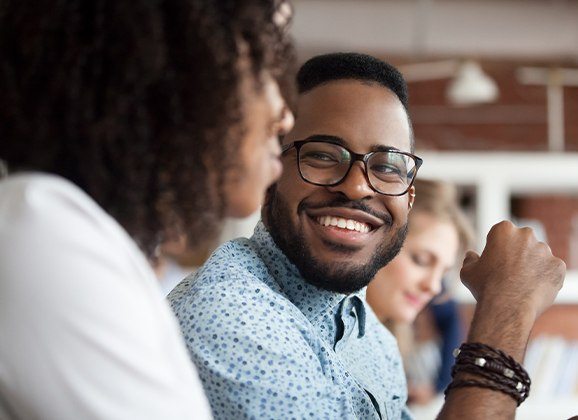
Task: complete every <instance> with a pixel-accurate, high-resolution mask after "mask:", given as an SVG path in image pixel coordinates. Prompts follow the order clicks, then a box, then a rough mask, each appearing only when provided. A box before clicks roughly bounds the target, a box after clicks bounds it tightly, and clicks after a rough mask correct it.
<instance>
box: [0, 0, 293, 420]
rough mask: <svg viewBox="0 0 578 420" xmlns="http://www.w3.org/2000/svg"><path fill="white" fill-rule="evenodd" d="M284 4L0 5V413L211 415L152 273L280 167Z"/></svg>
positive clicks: (286, 123)
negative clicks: (177, 244) (167, 251)
mask: <svg viewBox="0 0 578 420" xmlns="http://www.w3.org/2000/svg"><path fill="white" fill-rule="evenodd" d="M288 11H289V12H290V9H288V8H287V5H286V4H285V3H284V2H279V1H274V0H247V1H243V2H237V1H233V0H229V1H221V0H219V1H214V0H200V1H161V2H149V1H138V0H131V1H122V0H121V1H119V0H115V1H108V0H99V1H94V2H80V3H79V2H76V1H47V2H43V3H42V4H38V3H33V2H27V1H4V2H2V3H1V5H0V56H2V63H1V64H0V92H2V94H1V95H0V138H1V139H2V140H1V141H0V161H2V164H1V165H0V166H1V167H2V170H1V171H0V172H2V173H3V174H4V175H6V176H4V177H3V178H2V179H1V180H0V418H2V419H39V418H42V419H59V420H60V419H96V418H98V419H113V418H122V419H139V420H142V419H159V418H170V419H190V418H208V417H210V413H209V407H208V404H207V401H206V399H205V397H204V395H203V392H202V389H201V385H200V382H199V380H198V377H197V374H196V371H195V369H194V366H193V365H192V363H191V362H190V360H189V358H188V356H187V354H186V350H185V347H184V343H183V340H182V337H181V335H180V332H179V329H178V326H177V324H176V322H175V319H174V317H173V315H172V313H171V311H170V310H169V309H168V307H167V304H166V302H165V300H164V296H163V294H162V293H161V291H160V288H159V285H158V283H157V281H156V279H155V277H154V274H153V271H152V270H151V265H150V264H149V263H152V264H153V265H155V260H156V259H157V257H158V256H159V253H160V251H159V249H160V247H161V246H162V244H163V243H165V242H168V241H173V240H175V239H176V238H182V237H184V238H186V240H187V243H188V246H189V247H191V248H196V247H202V246H203V244H205V243H206V242H207V241H209V240H211V238H213V237H214V236H215V235H216V234H217V233H218V230H219V229H218V226H219V224H220V223H221V220H222V219H223V217H225V216H231V217H242V216H246V215H248V214H250V213H252V212H253V211H255V210H256V209H257V208H258V206H259V204H260V203H261V200H262V199H263V195H264V192H265V189H266V188H267V187H268V186H269V185H270V184H271V183H272V182H273V181H274V180H275V179H276V178H277V177H278V176H279V174H280V173H281V164H280V161H279V154H280V147H279V142H278V135H282V134H283V133H284V132H285V131H287V130H288V129H290V128H291V126H292V115H291V113H290V112H289V111H288V109H287V106H286V101H285V100H284V98H283V97H282V95H281V93H280V89H281V90H284V91H286V92H290V89H291V81H292V80H293V75H292V74H291V69H292V64H291V63H292V60H293V50H292V45H291V43H290V42H289V40H288V38H287V36H286V32H287V30H286V25H287V23H288V21H289V20H290V13H289V14H288ZM6 168H7V171H6V170H5V169H6ZM6 172H7V174H6Z"/></svg>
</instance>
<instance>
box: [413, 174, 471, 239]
mask: <svg viewBox="0 0 578 420" xmlns="http://www.w3.org/2000/svg"><path fill="white" fill-rule="evenodd" d="M413 185H414V187H415V201H414V203H413V208H412V211H411V212H410V214H409V219H410V223H411V218H412V214H415V213H427V214H429V215H432V216H433V217H435V218H436V219H439V220H443V221H447V222H450V223H451V224H452V225H453V226H454V227H455V228H456V231H457V233H458V238H459V241H460V248H461V250H462V251H465V250H466V249H467V248H468V247H469V246H471V244H472V242H473V240H474V230H473V228H472V224H471V223H470V221H469V220H468V218H467V216H466V215H465V213H464V211H463V210H462V209H461V207H460V204H459V202H458V193H457V189H456V187H455V186H453V185H452V184H448V183H446V182H441V181H434V180H430V179H419V178H418V179H416V180H415V182H414V184H413ZM410 231H411V226H410Z"/></svg>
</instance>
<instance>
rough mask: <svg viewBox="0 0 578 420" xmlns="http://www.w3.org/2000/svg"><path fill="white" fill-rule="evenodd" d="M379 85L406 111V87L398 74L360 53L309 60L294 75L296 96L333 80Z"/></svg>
mask: <svg viewBox="0 0 578 420" xmlns="http://www.w3.org/2000/svg"><path fill="white" fill-rule="evenodd" d="M347 79H352V80H360V81H367V82H374V83H378V84H380V85H382V86H384V87H386V88H388V89H389V90H390V91H392V92H393V93H394V94H395V95H396V96H397V97H398V99H399V101H400V102H401V103H402V105H403V106H404V108H405V109H406V110H407V109H408V93H407V84H406V83H405V80H404V78H403V76H402V75H401V73H400V72H399V71H398V70H397V69H396V68H395V67H393V66H392V65H391V64H388V63H386V62H384V61H382V60H379V59H377V58H375V57H372V56H371V55H367V54H359V53H331V54H323V55H318V56H316V57H313V58H311V59H310V60H308V61H307V62H306V63H305V64H303V66H302V67H301V69H300V70H299V73H298V74H297V85H298V88H299V93H305V92H308V91H310V90H312V89H314V88H316V87H317V86H319V85H322V84H325V83H328V82H331V81H335V80H347Z"/></svg>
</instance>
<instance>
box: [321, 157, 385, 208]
mask: <svg viewBox="0 0 578 420" xmlns="http://www.w3.org/2000/svg"><path fill="white" fill-rule="evenodd" d="M327 188H328V189H329V190H330V191H332V192H341V193H342V194H345V195H346V196H347V198H349V199H350V200H352V201H355V200H361V199H364V198H369V197H373V196H374V195H375V194H376V192H375V191H374V190H373V189H372V188H371V186H370V185H369V181H368V179H367V176H366V175H365V168H364V166H363V163H362V162H355V163H354V164H353V166H352V167H351V169H350V170H349V173H348V174H347V176H346V177H345V179H344V180H343V181H342V182H341V183H340V184H338V185H335V186H333V187H327Z"/></svg>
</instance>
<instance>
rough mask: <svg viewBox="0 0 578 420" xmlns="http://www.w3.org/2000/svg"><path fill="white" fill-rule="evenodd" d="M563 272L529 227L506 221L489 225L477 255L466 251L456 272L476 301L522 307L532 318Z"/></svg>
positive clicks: (544, 306) (542, 307)
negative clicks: (480, 253) (485, 237)
mask: <svg viewBox="0 0 578 420" xmlns="http://www.w3.org/2000/svg"><path fill="white" fill-rule="evenodd" d="M565 274H566V265H565V264H564V262H563V261H562V260H561V259H560V258H556V257H555V256H553V255H552V251H551V250H550V247H549V246H548V245H546V244H545V243H543V242H539V241H538V240H537V239H536V237H535V236H534V233H533V231H532V229H530V228H526V227H525V228H518V227H516V226H514V225H513V224H512V223H511V222H508V221H504V222H500V223H498V224H497V225H494V226H493V227H492V229H491V230H490V232H489V233H488V237H487V242H486V247H485V248H484V250H483V252H482V255H481V256H478V255H477V254H476V253H475V252H472V251H469V252H468V253H467V255H466V258H465V260H464V264H463V267H462V270H461V272H460V275H461V278H462V282H463V283H464V285H465V286H466V287H467V288H468V289H470V291H471V292H472V294H473V295H474V297H475V299H476V301H477V302H478V305H482V306H483V307H486V308H495V309H496V310H499V308H502V309H505V310H506V309H507V308H510V309H516V310H518V311H524V312H525V313H527V314H533V318H534V320H535V319H536V318H537V317H538V316H539V315H540V314H541V313H542V312H543V311H544V310H546V309H547V308H548V307H549V306H550V305H551V304H552V303H553V302H554V299H555V298H556V295H557V294H558V291H559V290H560V288H561V287H562V284H563V282H564V276H565ZM526 311H528V312H526Z"/></svg>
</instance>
